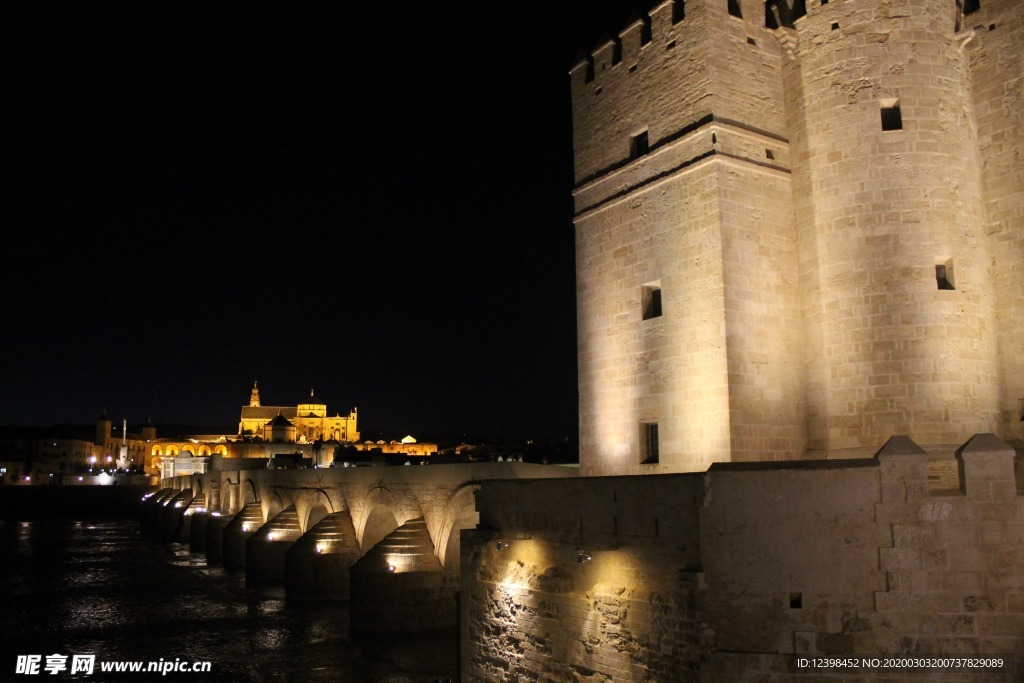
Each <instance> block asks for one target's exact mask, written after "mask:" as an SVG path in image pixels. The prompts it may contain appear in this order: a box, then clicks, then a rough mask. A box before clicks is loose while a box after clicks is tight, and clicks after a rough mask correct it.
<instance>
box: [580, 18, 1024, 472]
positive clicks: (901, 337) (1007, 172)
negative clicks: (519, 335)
mask: <svg viewBox="0 0 1024 683" xmlns="http://www.w3.org/2000/svg"><path fill="white" fill-rule="evenodd" d="M801 5H804V3H797V2H792V3H789V2H785V1H783V0H780V1H779V2H773V3H767V5H766V3H764V2H760V1H758V2H753V1H752V0H689V1H688V2H686V3H685V7H684V6H683V3H682V2H679V1H673V0H669V1H667V2H663V3H661V4H659V5H657V6H655V7H654V8H653V9H652V10H651V11H650V12H649V13H648V14H647V15H645V16H644V17H641V18H638V19H636V20H634V21H631V22H630V23H629V24H627V25H626V26H625V28H623V29H622V31H621V32H620V33H619V34H618V36H617V37H616V38H613V39H609V40H607V41H604V42H603V43H602V44H601V45H599V46H598V47H597V48H596V49H595V50H594V51H593V52H592V53H591V54H590V55H589V57H587V58H586V59H584V60H581V61H579V62H578V63H577V64H576V65H575V66H574V67H573V68H572V69H571V70H570V88H571V91H572V100H573V127H574V140H573V142H574V155H575V157H574V164H575V177H576V188H575V190H574V199H575V204H576V218H575V223H576V238H577V271H578V277H577V283H578V284H577V293H578V294H577V296H578V330H579V353H580V428H581V463H583V466H584V468H587V467H588V465H591V466H593V470H592V471H621V468H622V467H632V466H639V465H640V464H641V463H644V462H647V463H651V462H658V463H660V464H662V465H664V464H665V463H666V462H668V463H672V465H673V466H675V467H676V468H677V469H703V468H704V467H706V466H707V464H708V463H710V462H712V461H715V460H722V459H726V460H729V459H731V460H759V459H766V458H767V459H771V458H780V457H781V458H799V457H804V456H805V454H812V455H818V456H820V455H833V454H836V455H839V454H863V453H867V452H873V451H874V450H877V448H878V447H879V446H880V445H881V440H882V439H884V438H885V437H886V435H888V434H891V433H907V434H910V435H911V436H913V438H915V439H916V440H917V441H918V442H920V443H922V444H925V445H927V446H930V447H931V446H934V447H935V448H938V449H939V450H941V449H943V448H945V446H946V445H948V444H951V443H957V442H960V441H962V438H963V437H964V436H965V435H969V434H971V433H977V432H994V433H997V434H999V435H1000V436H1001V437H1002V438H1004V439H1006V440H1008V441H1010V442H1012V443H1020V442H1021V441H1022V439H1024V430H1022V427H1024V422H1022V420H1021V418H1022V417H1024V415H1022V411H1024V407H1022V406H1021V403H1022V401H1019V400H1018V399H1020V398H1021V397H1024V360H1018V358H1019V357H1020V355H1021V354H1019V349H1020V348H1024V279H1022V278H1020V277H1019V273H1020V272H1022V271H1024V188H1022V183H1021V182H1020V177H1021V176H1020V171H1019V169H1020V161H1019V160H1020V158H1021V157H1020V155H1021V148H1022V138H1024V105H1022V102H1024V94H1022V93H1021V87H1022V85H1021V84H1022V83H1024V59H1022V57H1021V52H1020V49H1019V45H1020V44H1021V42H1022V41H1024V4H1022V3H1019V2H1013V0H970V1H968V0H964V1H963V2H956V1H954V0H828V1H827V2H821V0H811V1H809V2H807V3H806V5H804V6H801ZM983 158H984V163H982V159H983ZM1014 273H1017V274H1018V275H1017V276H1016V277H1015V276H1014ZM652 302H653V303H652Z"/></svg>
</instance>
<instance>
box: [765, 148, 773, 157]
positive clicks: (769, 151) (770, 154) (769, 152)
mask: <svg viewBox="0 0 1024 683" xmlns="http://www.w3.org/2000/svg"><path fill="white" fill-rule="evenodd" d="M764 155H765V157H767V158H768V159H774V158H775V152H773V151H771V150H770V149H766V150H765V151H764Z"/></svg>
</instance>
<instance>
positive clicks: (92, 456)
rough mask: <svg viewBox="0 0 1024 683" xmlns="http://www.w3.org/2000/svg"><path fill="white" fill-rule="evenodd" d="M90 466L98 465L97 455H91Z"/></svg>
mask: <svg viewBox="0 0 1024 683" xmlns="http://www.w3.org/2000/svg"><path fill="white" fill-rule="evenodd" d="M89 464H90V465H95V464H96V456H95V455H90V456H89Z"/></svg>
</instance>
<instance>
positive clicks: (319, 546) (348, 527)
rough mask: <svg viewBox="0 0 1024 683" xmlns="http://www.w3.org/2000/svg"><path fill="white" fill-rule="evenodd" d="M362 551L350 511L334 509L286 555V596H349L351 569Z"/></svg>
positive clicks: (302, 598) (309, 598) (305, 598)
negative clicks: (335, 510)
mask: <svg viewBox="0 0 1024 683" xmlns="http://www.w3.org/2000/svg"><path fill="white" fill-rule="evenodd" d="M360 555H362V553H361V552H360V550H359V543H358V542H357V541H356V531H355V528H354V527H353V526H352V516H351V515H350V514H349V511H348V510H343V511H342V512H334V513H331V514H329V515H327V516H326V517H324V518H323V519H321V520H320V521H319V522H318V523H317V524H315V525H313V526H312V527H311V528H310V529H309V531H307V532H306V533H305V534H303V535H302V537H301V538H300V539H299V540H298V541H296V542H295V544H294V545H292V546H291V547H290V548H288V551H287V552H286V554H285V596H286V598H287V599H288V600H291V601H312V600H318V601H320V600H328V601H343V600H348V599H349V595H350V592H349V569H350V568H351V567H352V565H353V564H355V563H356V561H357V560H358V559H359V557H360Z"/></svg>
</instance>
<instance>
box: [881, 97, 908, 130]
mask: <svg viewBox="0 0 1024 683" xmlns="http://www.w3.org/2000/svg"><path fill="white" fill-rule="evenodd" d="M882 130H903V116H902V114H901V113H900V101H899V100H898V99H897V100H885V101H883V102H882Z"/></svg>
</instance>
